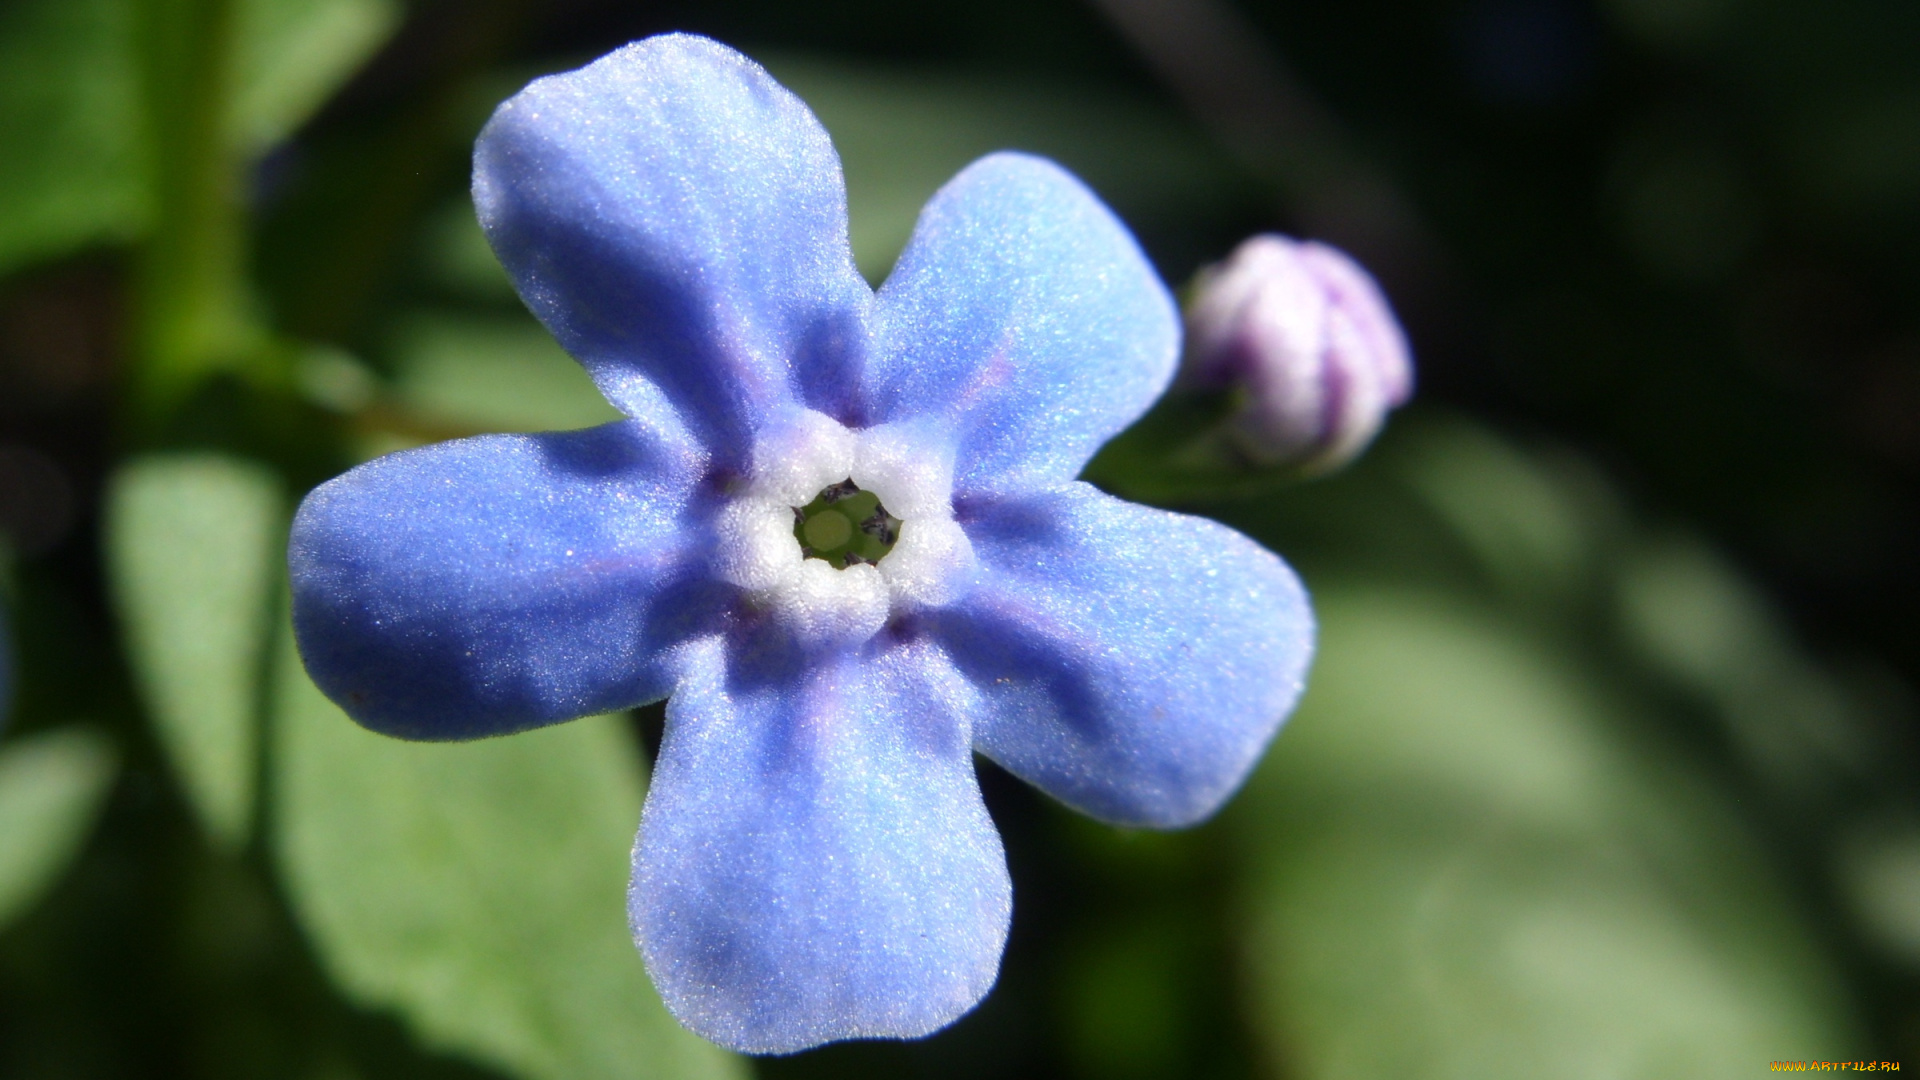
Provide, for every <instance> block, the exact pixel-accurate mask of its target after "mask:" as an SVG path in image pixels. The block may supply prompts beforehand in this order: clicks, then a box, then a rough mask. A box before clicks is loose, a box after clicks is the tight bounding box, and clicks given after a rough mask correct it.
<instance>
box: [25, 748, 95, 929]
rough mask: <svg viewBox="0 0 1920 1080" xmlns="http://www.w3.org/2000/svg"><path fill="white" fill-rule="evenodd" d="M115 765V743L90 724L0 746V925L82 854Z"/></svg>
mask: <svg viewBox="0 0 1920 1080" xmlns="http://www.w3.org/2000/svg"><path fill="white" fill-rule="evenodd" d="M114 772H115V755H114V752H113V746H112V744H111V743H110V742H108V741H107V738H106V737H105V736H104V735H101V734H100V733H99V732H97V731H94V730H92V729H90V728H84V727H65V728H60V729H57V730H54V731H47V732H42V733H40V734H37V735H29V736H27V737H25V738H21V739H16V740H13V741H12V742H10V743H8V744H7V745H5V746H4V747H0V926H5V925H6V924H8V923H11V922H12V921H13V920H14V919H15V918H16V917H17V916H19V915H20V914H21V913H22V912H24V911H25V910H26V909H27V908H28V907H30V906H32V904H33V902H34V901H35V900H38V899H39V898H40V895H41V893H43V892H44V891H45V890H46V889H47V887H48V886H50V885H51V884H53V881H54V879H55V878H57V877H58V876H59V874H60V872H61V871H62V870H65V869H66V867H67V865H68V864H69V863H71V862H72V861H73V858H74V856H75V855H77V854H78V853H79V850H80V846H81V845H82V844H83V843H84V842H85V841H86V839H87V834H88V832H89V831H90V830H91V829H92V826H93V822H94V818H95V817H97V816H98V815H99V812H100V806H101V804H102V803H103V802H105V801H106V796H107V792H108V791H109V790H110V788H111V786H112V781H113V776H114Z"/></svg>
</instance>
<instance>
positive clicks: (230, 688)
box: [105, 453, 286, 848]
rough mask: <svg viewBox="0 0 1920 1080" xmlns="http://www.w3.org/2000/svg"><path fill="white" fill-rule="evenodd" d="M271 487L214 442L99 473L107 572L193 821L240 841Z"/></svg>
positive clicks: (250, 767) (246, 805)
mask: <svg viewBox="0 0 1920 1080" xmlns="http://www.w3.org/2000/svg"><path fill="white" fill-rule="evenodd" d="M285 515H286V509H285V498H284V495H283V494H282V492H281V488H280V482H279V480H278V479H277V478H276V477H275V475H274V474H273V473H272V472H271V471H269V470H268V469H266V468H265V467H263V466H260V465H257V464H254V463H252V462H248V461H244V460H241V459H238V458H233V457H228V456H225V455H221V454H212V453H194V454H165V455H151V456H147V457H141V458H134V459H132V460H130V461H129V462H128V463H127V464H125V465H123V466H122V467H121V469H120V471H119V472H118V473H116V474H115V475H114V477H113V478H112V480H111V481H110V482H109V484H108V490H107V496H106V507H105V544H106V555H107V563H108V570H109V574H110V577H111V582H112V586H113V592H114V601H115V604H116V606H117V607H118V609H119V613H120V619H121V624H122V626H123V628H124V630H125V634H126V641H127V651H128V654H129V656H130V658H131V660H132V663H133V671H134V676H135V678H136V681H137V683H138V685H139V687H140V691H141V694H142V696H143V697H144V698H145V700H146V703H147V707H148V709H149V710H151V712H152V715H153V719H154V723H155V726H156V727H157V729H158V731H159V735H160V742H161V744H162V745H163V746H165V747H166V750H167V754H168V756H169V758H170V759H171V761H172V763H173V766H174V768H175V769H176V770H178V772H179V775H180V778H181V782H182V784H183V786H184V787H185V788H186V791H187V795H188V796H189V799H190V801H191V802H192V804H193V807H194V809H195V810H196V811H197V812H198V813H199V815H200V820H201V823H202V824H203V825H205V826H206V828H207V831H208V832H209V833H211V834H212V835H213V837H214V838H215V839H216V840H217V841H219V842H220V843H222V844H225V845H226V846H228V847H229V848H237V847H239V846H240V845H242V844H244V843H245V842H246V838H247V830H248V825H249V822H250V820H251V817H252V813H253V789H254V782H255V773H256V771H257V768H258V765H257V761H258V755H257V748H258V744H259V724H258V715H259V705H260V672H261V666H262V662H263V655H262V650H263V647H264V644H265V641H266V637H267V631H268V628H269V627H270V626H271V622H270V621H269V618H268V606H269V599H270V597H271V594H272V589H273V582H274V580H275V573H274V567H275V565H276V564H277V563H278V561H279V560H280V558H281V553H282V551H283V550H284V538H283V534H284V531H285V528H286V522H285Z"/></svg>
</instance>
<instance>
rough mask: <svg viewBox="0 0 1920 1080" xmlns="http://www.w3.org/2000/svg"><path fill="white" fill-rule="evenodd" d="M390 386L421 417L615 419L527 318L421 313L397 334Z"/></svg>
mask: <svg viewBox="0 0 1920 1080" xmlns="http://www.w3.org/2000/svg"><path fill="white" fill-rule="evenodd" d="M393 355H394V357H395V368H396V372H395V377H394V389H395V392H396V393H397V394H398V395H399V397H400V400H401V401H402V402H403V403H404V404H405V405H407V406H408V407H409V408H411V409H413V410H415V411H417V412H419V413H421V414H423V415H426V416H431V417H435V418H438V419H441V420H446V421H452V422H456V423H461V424H467V425H471V426H474V427H477V428H481V429H484V430H489V431H552V430H562V429H567V428H583V427H592V426H593V425H595V424H604V423H606V422H608V421H610V420H618V419H620V413H619V411H618V410H616V409H614V407H613V406H612V405H609V404H607V399H606V398H604V397H602V396H601V395H600V391H599V390H597V389H595V388H594V385H593V380H592V379H590V378H588V377H587V372H586V369H584V368H582V367H581V366H580V365H579V364H578V363H576V362H575V361H574V359H573V358H572V357H571V356H568V355H567V353H566V350H564V349H562V348H561V347H560V345H559V343H558V342H556V341H554V340H553V335H552V334H549V333H547V331H546V328H545V327H543V326H541V325H540V324H539V323H537V322H535V321H534V320H533V319H531V318H527V317H519V318H512V317H502V316H464V317H463V316H452V315H445V316H437V315H423V316H419V317H416V318H415V319H413V320H411V321H409V322H407V323H406V324H404V325H403V326H402V327H401V328H400V331H399V333H398V334H396V335H395V342H394V347H393Z"/></svg>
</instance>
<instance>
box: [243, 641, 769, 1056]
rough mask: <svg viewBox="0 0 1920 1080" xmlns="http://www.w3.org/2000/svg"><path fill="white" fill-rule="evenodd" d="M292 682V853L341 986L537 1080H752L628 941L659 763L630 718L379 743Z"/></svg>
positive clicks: (287, 701)
mask: <svg viewBox="0 0 1920 1080" xmlns="http://www.w3.org/2000/svg"><path fill="white" fill-rule="evenodd" d="M287 636H288V638H289V644H288V646H287V647H286V648H284V649H283V650H282V651H281V656H280V667H279V672H278V675H277V677H276V686H277V703H276V709H275V713H276V717H277V720H276V726H275V731H276V742H275V746H274V761H275V769H274V777H275V791H276V794H277V796H278V799H277V802H276V813H277V822H278V828H277V841H278V847H279V856H280V861H281V865H282V867H283V869H284V871H285V874H286V879H287V883H288V887H289V891H290V893H291V894H292V899H293V904H294V908H295V910H296V912H297V913H298V915H299V916H300V919H301V921H302V923H303V924H304V925H305V926H306V928H307V932H308V933H309V934H311V935H312V937H313V939H314V942H315V944H316V945H317V947H318V949H319V951H320V955H321V957H322V959H323V961H324V962H325V964H326V966H327V968H328V970H329V971H330V972H331V974H332V975H333V977H334V979H335V980H337V981H338V983H339V984H340V985H341V986H342V987H343V988H344V989H345V990H346V991H347V993H348V994H349V995H351V996H352V997H353V998H354V999H356V1000H358V1001H360V1002H362V1003H364V1004H365V1005H368V1006H371V1007H376V1008H391V1009H396V1010H398V1011H399V1012H400V1013H401V1014H402V1015H403V1016H404V1017H405V1018H406V1019H407V1021H408V1023H409V1024H410V1026H411V1027H412V1028H413V1030H414V1031H415V1033H416V1034H417V1035H418V1036H419V1037H420V1039H421V1040H422V1041H423V1042H425V1043H427V1044H428V1045H430V1046H433V1047H435V1048H438V1049H441V1050H445V1051H448V1052H452V1053H456V1054H460V1055H463V1056H466V1057H468V1058H470V1059H473V1060H476V1061H479V1062H482V1063H485V1064H489V1065H493V1066H497V1067H501V1068H505V1069H507V1070H509V1071H511V1072H513V1073H514V1074H515V1075H518V1076H522V1077H528V1078H535V1080H596V1078H602V1077H606V1078H613V1077H667V1078H671V1077H733V1076H740V1075H743V1070H742V1069H741V1068H740V1062H739V1060H738V1059H736V1058H733V1057H731V1056H730V1055H727V1054H725V1053H723V1052H722V1051H720V1050H718V1049H717V1048H715V1047H713V1046H711V1045H709V1044H707V1043H705V1042H703V1041H701V1040H700V1039H698V1038H696V1037H694V1036H693V1035H691V1034H689V1033H687V1032H686V1031H684V1030H682V1029H681V1028H680V1027H679V1025H677V1024H675V1023H674V1021H673V1020H672V1019H671V1018H670V1017H669V1016H668V1015H667V1013H666V1010H665V1009H664V1008H663V1007H662V1006H661V1005H660V1001H659V998H658V997H657V996H656V995H655V994H654V991H653V988H652V986H651V985H649V983H648V981H647V977H646V974H645V971H644V969H643V967H642V965H641V962H640V956H639V953H638V952H637V950H635V948H634V946H633V942H632V940H631V939H630V937H629V935H628V931H627V926H626V911H625V904H624V900H625V896H626V875H627V866H628V858H629V852H630V850H631V848H632V845H633V834H634V828H635V826H636V825H637V824H638V822H639V820H640V802H641V788H642V777H643V772H644V769H643V765H642V763H641V761H640V758H639V755H638V753H637V752H636V747H635V746H634V744H633V741H632V736H631V734H630V732H629V731H628V729H627V728H626V726H625V725H624V723H623V721H622V720H621V719H620V718H618V717H597V718H591V719H586V720H576V721H574V722H573V723H570V724H562V725H559V726H556V727H553V728H548V729H545V730H542V731H536V732H529V733H525V734H520V735H514V736H510V737H506V738H498V739H488V740H483V741H480V742H472V743H464V744H444V743H442V744H421V743H407V742H402V741H399V740H395V739H389V738H386V737H384V736H380V735H375V734H372V733H370V732H368V731H366V730H364V729H362V728H361V727H359V726H358V725H356V724H355V723H353V721H351V720H349V719H347V717H346V716H345V715H344V714H342V713H341V712H340V710H339V709H337V708H335V707H334V706H333V704H332V703H330V702H329V701H327V699H326V698H325V697H323V696H322V695H321V693H320V691H319V690H317V689H315V688H314V686H313V684H312V683H311V682H310V681H309V680H308V679H307V676H306V673H305V672H304V671H303V670H302V668H301V666H300V662H299V659H298V657H297V656H296V655H295V654H294V652H293V649H292V647H291V644H290V637H291V635H287Z"/></svg>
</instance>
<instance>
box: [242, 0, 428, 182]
mask: <svg viewBox="0 0 1920 1080" xmlns="http://www.w3.org/2000/svg"><path fill="white" fill-rule="evenodd" d="M238 15H239V31H238V48H237V50H236V53H237V55H236V57H235V66H236V67H237V68H238V71H237V72H236V76H237V78H236V83H235V89H234V95H233V118H232V121H231V122H232V125H233V135H234V138H235V140H236V141H237V143H238V145H239V146H240V147H242V148H243V151H244V152H245V153H247V155H248V156H250V157H251V156H254V155H257V154H259V153H261V152H263V151H265V150H267V149H269V148H271V147H272V146H273V145H274V144H275V143H277V142H279V141H280V140H282V139H284V138H286V137H287V136H289V135H291V134H293V132H294V129H295V128H298V127H299V126H300V125H301V123H303V122H304V121H305V120H306V119H307V117H309V116H311V115H313V113H314V112H315V111H317V110H318V109H319V108H320V106H321V105H323V104H325V103H326V100H327V99H328V98H329V97H331V96H333V92H334V91H335V90H337V89H339V87H340V85H341V84H342V83H344V82H346V80H347V79H348V78H349V77H350V76H351V75H352V74H353V73H354V72H355V71H357V70H359V68H360V66H361V65H362V64H364V63H365V62H366V60H367V58H368V57H370V56H372V55H373V52H374V50H375V49H377V48H379V47H380V46H381V45H382V44H384V43H385V42H386V40H387V37H388V36H389V35H390V34H391V33H392V32H393V30H394V28H395V27H396V26H397V25H398V24H399V20H400V5H399V4H398V3H397V2H395V0H246V2H244V3H242V4H241V5H240V10H239V13H238Z"/></svg>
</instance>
